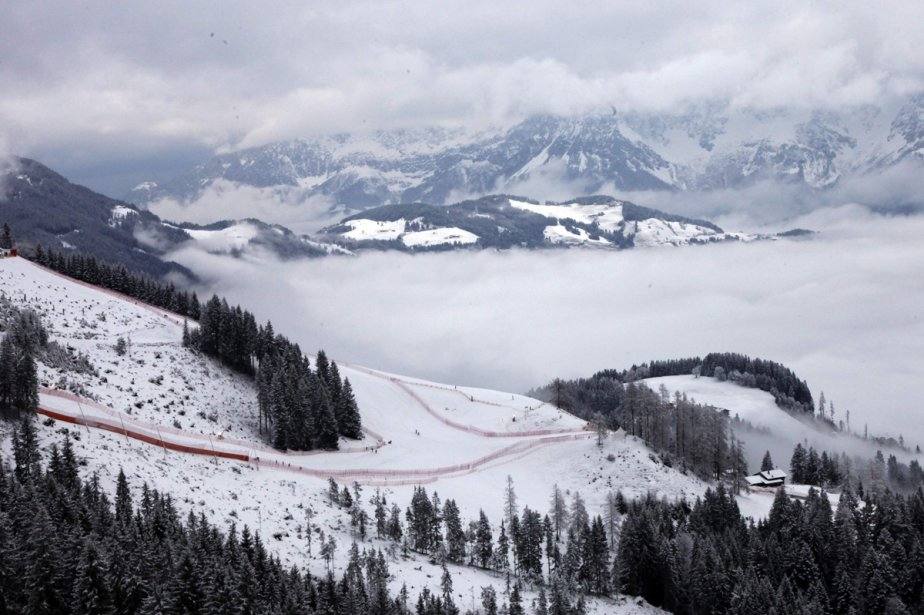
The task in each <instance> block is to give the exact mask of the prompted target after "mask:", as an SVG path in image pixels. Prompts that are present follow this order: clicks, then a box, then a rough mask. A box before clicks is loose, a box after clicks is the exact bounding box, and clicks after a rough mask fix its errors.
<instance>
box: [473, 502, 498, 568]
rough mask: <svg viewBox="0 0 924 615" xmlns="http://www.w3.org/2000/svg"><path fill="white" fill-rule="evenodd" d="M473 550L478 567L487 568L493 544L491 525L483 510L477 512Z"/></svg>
mask: <svg viewBox="0 0 924 615" xmlns="http://www.w3.org/2000/svg"><path fill="white" fill-rule="evenodd" d="M474 549H475V557H476V559H477V561H478V565H479V566H481V567H482V568H487V567H488V566H489V565H490V563H491V559H492V556H493V553H494V543H493V537H492V535H491V524H490V523H489V522H488V517H487V515H485V514H484V511H483V510H480V511H478V529H477V531H476V534H475V547H474Z"/></svg>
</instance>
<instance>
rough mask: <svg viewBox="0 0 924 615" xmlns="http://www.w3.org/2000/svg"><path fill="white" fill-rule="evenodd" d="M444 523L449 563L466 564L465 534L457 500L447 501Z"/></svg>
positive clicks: (444, 510) (444, 508)
mask: <svg viewBox="0 0 924 615" xmlns="http://www.w3.org/2000/svg"><path fill="white" fill-rule="evenodd" d="M443 522H444V523H445V525H446V548H447V550H448V558H449V561H450V562H452V563H454V564H463V563H465V542H466V540H465V532H464V531H463V530H462V519H461V517H460V516H459V507H458V506H457V505H456V502H455V500H446V503H445V504H443Z"/></svg>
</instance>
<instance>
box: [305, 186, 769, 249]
mask: <svg viewBox="0 0 924 615" xmlns="http://www.w3.org/2000/svg"><path fill="white" fill-rule="evenodd" d="M543 219H544V223H543ZM322 236H323V237H324V238H325V239H326V240H328V241H331V242H335V243H336V242H338V241H343V242H347V243H349V242H357V243H358V245H357V246H356V247H357V248H359V249H361V248H363V247H368V245H369V244H370V243H373V242H391V243H387V244H386V243H382V244H379V245H377V246H376V247H377V248H387V249H403V248H407V249H410V250H414V249H428V248H443V249H445V248H453V247H466V246H476V247H479V248H499V249H506V248H514V247H527V248H542V247H579V246H583V247H596V248H611V249H623V248H631V247H657V246H682V245H692V244H704V243H712V242H718V241H753V240H756V239H771V238H775V236H763V235H752V234H746V233H735V232H726V231H724V230H722V229H721V228H719V227H718V226H716V225H715V224H712V223H711V222H708V221H705V220H693V219H689V218H684V217H682V216H674V215H671V214H666V213H664V212H660V211H657V210H653V209H647V208H644V207H639V206H637V205H635V204H633V203H629V202H627V201H620V200H617V199H613V198H610V197H605V196H594V197H582V198H579V199H575V200H572V201H565V202H562V203H554V202H546V203H539V202H536V201H532V200H529V199H525V198H522V197H508V196H506V195H494V196H489V197H483V198H481V199H475V200H471V201H462V202H460V203H455V204H453V205H448V206H441V207H440V206H432V205H426V204H422V203H414V204H404V205H386V206H383V207H378V208H375V209H372V210H370V211H369V212H367V213H365V214H356V215H354V216H351V217H348V218H346V219H344V220H343V221H342V222H341V223H340V224H337V225H334V226H332V227H328V228H326V229H324V230H323V231H322Z"/></svg>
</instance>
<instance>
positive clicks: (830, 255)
mask: <svg viewBox="0 0 924 615" xmlns="http://www.w3.org/2000/svg"><path fill="white" fill-rule="evenodd" d="M796 222H797V223H799V224H800V225H804V226H809V227H814V228H822V229H823V233H822V234H820V235H819V236H818V237H817V238H815V239H813V240H809V241H779V242H761V243H754V244H748V245H742V244H727V245H714V246H708V247H691V248H677V249H669V248H666V249H650V250H641V249H640V250H632V251H625V252H618V253H617V252H602V251H600V252H596V251H587V250H570V251H534V252H526V251H511V252H488V251H484V252H455V253H445V254H426V255H403V254H394V253H389V254H364V255H362V256H361V257H358V258H326V259H317V260H311V261H301V262H294V263H279V262H273V261H269V260H266V261H259V262H257V261H244V260H232V259H228V258H224V257H214V256H209V255H206V254H203V253H201V252H195V251H189V250H187V251H184V252H180V253H178V254H176V255H174V257H175V258H176V259H177V260H178V261H180V262H182V263H184V264H186V265H188V266H190V267H192V268H193V269H194V270H196V271H197V272H199V273H201V274H202V275H203V276H205V277H206V278H208V279H210V280H211V281H212V288H213V289H214V290H215V291H217V292H219V293H221V294H225V295H227V296H228V297H229V298H230V299H231V300H233V301H238V302H241V303H242V304H244V305H246V306H248V307H249V308H250V309H251V310H253V311H254V312H255V313H256V314H257V316H258V318H260V319H267V318H269V319H272V321H273V322H274V324H275V325H276V327H277V330H280V331H285V332H286V333H287V335H289V336H291V337H293V338H295V339H297V340H298V341H299V342H301V343H302V344H303V346H304V347H305V348H307V349H312V350H313V349H315V348H317V347H319V346H320V347H324V348H326V349H327V350H328V353H329V354H331V355H333V356H334V357H335V358H337V359H339V360H343V361H350V362H356V363H362V364H365V365H369V366H372V367H376V368H380V369H384V370H390V371H394V372H400V373H405V374H411V375H416V376H421V377H426V378H431V379H434V380H441V381H446V382H453V383H459V384H468V385H477V386H484V387H491V388H497V389H504V390H512V391H526V390H528V389H529V388H530V387H532V386H535V385H537V384H541V383H544V382H546V381H548V380H550V379H551V378H554V377H556V376H562V377H574V376H581V375H588V374H590V373H592V372H594V371H596V370H599V369H603V368H607V367H617V368H622V367H628V366H630V365H631V364H633V363H637V362H642V361H645V360H648V359H654V358H667V357H682V356H689V355H699V354H703V353H707V352H710V351H716V350H729V351H737V352H742V353H747V354H750V355H756V356H761V357H766V358H769V359H774V360H777V361H781V362H783V363H785V364H787V365H789V366H791V367H792V368H793V369H795V370H796V372H797V373H799V374H800V375H802V376H803V377H804V378H806V379H807V380H808V382H809V385H810V386H811V387H812V390H813V393H814V394H815V395H816V396H817V395H818V393H819V392H820V391H822V390H823V391H824V392H825V395H826V397H828V398H829V399H832V400H833V401H834V403H835V405H836V407H837V409H838V412H839V414H840V415H841V416H843V413H844V411H845V410H850V411H851V417H852V423H853V425H854V426H855V427H856V428H858V429H859V430H862V426H863V423H864V422H868V423H869V426H870V429H871V430H875V431H877V432H879V431H882V432H888V433H893V434H897V433H898V432H903V433H904V434H905V437H906V439H908V438H910V439H913V440H914V441H918V442H922V445H924V412H921V410H922V407H921V402H920V399H921V388H922V386H924V321H922V312H924V239H922V238H924V217H922V216H917V217H883V216H877V215H873V214H870V213H869V212H868V211H867V210H866V209H864V208H862V207H858V206H844V207H839V208H832V209H825V210H821V211H818V212H815V213H813V214H811V215H810V216H809V217H808V218H806V219H803V220H797V221H796Z"/></svg>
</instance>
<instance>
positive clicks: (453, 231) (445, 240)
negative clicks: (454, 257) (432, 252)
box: [401, 226, 478, 248]
mask: <svg viewBox="0 0 924 615" xmlns="http://www.w3.org/2000/svg"><path fill="white" fill-rule="evenodd" d="M476 241H478V235H476V234H475V233H472V232H469V231H466V230H465V229H461V228H456V227H454V226H449V227H445V228H434V229H429V230H425V231H414V232H411V233H405V234H404V235H402V236H401V242H402V243H403V244H404V245H406V246H407V247H409V248H426V247H431V246H441V245H445V244H457V245H469V244H473V243H475V242H476Z"/></svg>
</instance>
